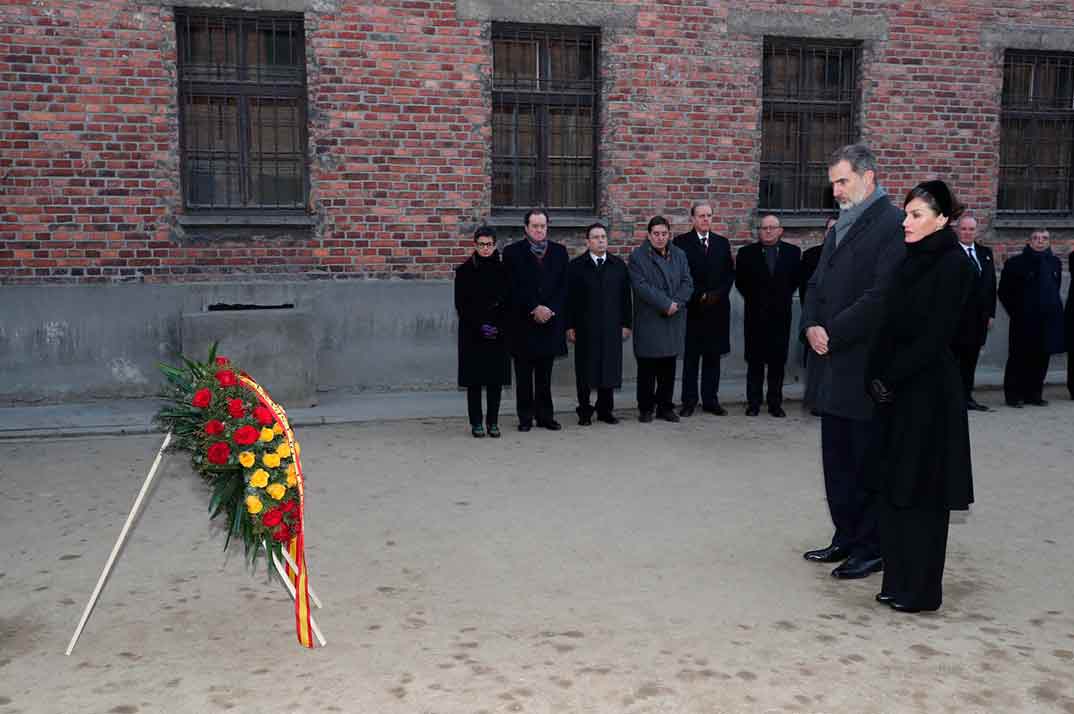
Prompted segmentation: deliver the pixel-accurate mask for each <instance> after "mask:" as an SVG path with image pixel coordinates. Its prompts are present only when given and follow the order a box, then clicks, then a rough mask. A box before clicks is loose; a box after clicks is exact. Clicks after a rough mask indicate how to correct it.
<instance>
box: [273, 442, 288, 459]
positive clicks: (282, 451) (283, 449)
mask: <svg viewBox="0 0 1074 714" xmlns="http://www.w3.org/2000/svg"><path fill="white" fill-rule="evenodd" d="M276 454H277V455H278V456H279V457H280V458H281V459H286V458H287V457H288V456H290V455H291V447H290V446H288V445H287V442H286V441H285V442H283V443H282V444H280V445H279V446H277V447H276Z"/></svg>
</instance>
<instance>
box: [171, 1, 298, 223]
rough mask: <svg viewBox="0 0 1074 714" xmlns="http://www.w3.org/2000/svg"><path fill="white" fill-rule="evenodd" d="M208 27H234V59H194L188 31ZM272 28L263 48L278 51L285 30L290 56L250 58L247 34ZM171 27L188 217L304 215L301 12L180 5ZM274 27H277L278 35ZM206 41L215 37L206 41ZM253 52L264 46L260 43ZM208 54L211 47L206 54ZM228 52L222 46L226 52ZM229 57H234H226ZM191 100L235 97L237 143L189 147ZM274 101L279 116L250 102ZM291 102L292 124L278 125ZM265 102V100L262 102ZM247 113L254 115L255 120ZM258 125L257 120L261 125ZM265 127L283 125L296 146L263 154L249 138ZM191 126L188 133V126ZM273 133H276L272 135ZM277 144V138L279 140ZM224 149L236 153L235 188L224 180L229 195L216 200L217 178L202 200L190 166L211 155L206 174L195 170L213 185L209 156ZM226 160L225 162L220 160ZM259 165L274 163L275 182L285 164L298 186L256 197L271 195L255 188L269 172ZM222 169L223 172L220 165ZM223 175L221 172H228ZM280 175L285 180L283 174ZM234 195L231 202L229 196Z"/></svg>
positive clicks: (227, 153) (226, 29)
mask: <svg viewBox="0 0 1074 714" xmlns="http://www.w3.org/2000/svg"><path fill="white" fill-rule="evenodd" d="M199 23H200V24H201V26H202V28H206V27H212V29H213V31H216V32H225V33H226V32H233V33H237V34H236V41H235V45H234V47H235V52H236V55H237V56H235V57H231V56H225V57H224V58H223V61H222V62H219V61H218V62H217V64H216V65H208V64H205V63H197V62H193V61H192V47H191V45H192V43H193V40H192V37H193V35H192V32H193V31H194V30H196V29H201V28H198V24H199ZM266 27H269V28H271V35H270V37H271V38H272V41H271V43H270V45H271V46H268V47H267V49H266V52H267V53H268V55H270V56H271V55H273V54H274V53H275V52H277V51H278V50H279V47H278V44H277V43H278V42H279V41H282V39H283V36H284V34H285V33H286V37H287V39H288V43H289V47H290V51H291V52H292V53H293V55H292V56H291V57H290V58H289V59H290V60H292V61H290V62H287V63H279V62H276V63H273V62H272V61H271V57H270V61H269V62H267V63H264V64H257V63H255V62H253V61H251V59H250V57H249V56H248V55H249V46H250V43H251V41H252V40H251V38H250V35H251V34H252V33H256V32H258V31H260V30H263V29H264V28H266ZM175 28H176V65H177V77H178V82H177V84H178V92H177V95H178V96H177V98H178V110H179V111H178V115H179V164H180V185H181V188H182V197H183V209H184V211H185V213H186V214H187V215H190V216H191V217H195V216H231V217H233V220H238V221H240V222H241V221H242V220H244V218H243V217H245V218H246V219H247V220H253V219H255V218H256V217H258V216H261V217H264V216H269V217H271V216H277V217H280V218H281V219H287V218H291V217H294V216H305V215H306V214H307V213H308V206H309V196H310V170H309V169H310V160H309V149H308V146H309V134H308V126H307V125H308V117H309V95H308V84H307V73H306V50H305V47H306V43H305V23H304V16H303V15H302V14H301V13H288V12H243V11H237V10H220V9H211V8H204V9H203V8H195V7H177V8H175ZM277 28H280V33H279V35H280V36H279V38H277ZM210 44H212V41H211V39H210ZM223 44H224V46H225V47H227V46H228V41H227V37H226V35H225V37H224V43H223ZM257 51H258V52H260V51H261V48H260V46H258V50H257ZM210 52H211V51H210ZM225 52H227V50H225ZM229 60H233V61H229ZM195 100H199V101H203V102H204V103H205V104H206V105H207V106H211V105H212V103H213V102H214V101H216V102H220V103H221V105H224V104H227V103H228V102H231V101H233V102H234V106H235V110H234V122H235V130H234V132H235V139H236V141H235V142H231V141H229V140H226V139H225V140H224V141H223V147H224V148H223V151H218V150H216V148H215V145H214V142H213V141H210V142H209V143H210V148H209V149H201V150H200V151H201V155H199V147H197V146H191V145H190V144H191V142H190V141H189V137H188V133H189V131H195V129H194V128H193V126H192V125H191V123H192V120H191V119H190V118H189V117H188V110H190V111H192V107H193V105H194V103H195ZM274 100H281V104H278V105H276V108H275V109H273V110H272V112H269V113H273V114H277V116H276V118H275V120H270V121H266V120H265V119H264V113H265V109H260V111H259V109H254V107H257V108H260V107H266V108H267V107H270V106H273V105H272V102H273V101H274ZM289 100H292V101H293V109H292V110H291V115H292V116H291V122H289V123H288V122H280V121H279V117H278V112H279V111H280V107H281V106H282V102H286V101H289ZM262 101H263V102H264V104H262V103H261V102H262ZM252 114H257V115H258V119H257V120H256V121H255V120H254V119H253V118H252V116H251V115H252ZM258 122H261V123H260V124H258ZM255 125H257V126H258V128H260V129H262V130H264V129H265V128H267V127H270V128H271V129H272V130H273V131H274V132H278V131H280V130H281V127H286V128H289V130H290V137H289V141H290V144H291V146H292V147H293V151H280V150H279V146H278V144H277V145H276V146H275V150H274V151H270V150H266V149H265V148H264V147H260V148H261V151H260V152H258V151H255V146H256V145H257V142H256V141H255V139H254V136H253V128H254V126H255ZM188 130H189V131H188ZM274 136H276V135H275V134H274ZM276 138H277V141H278V136H277V137H276ZM220 153H222V154H223V155H225V156H230V157H234V158H233V160H234V162H235V164H236V170H235V172H234V174H233V175H234V176H235V178H234V192H233V191H232V188H231V182H226V183H227V189H226V191H225V192H222V193H225V194H226V195H225V196H224V197H223V198H222V199H217V197H216V193H217V187H216V186H215V183H214V185H213V188H212V189H211V191H210V195H211V196H212V200H209V201H200V200H197V199H198V198H200V191H202V190H203V189H198V188H195V180H194V175H195V170H196V169H195V167H196V166H197V165H198V163H199V162H201V164H202V165H204V163H205V161H206V159H205V158H204V156H205V155H208V156H209V158H208V166H209V171H208V172H200V173H201V175H202V177H204V178H206V180H208V181H210V182H215V177H216V174H214V173H213V168H214V166H213V163H214V159H213V158H212V157H213V155H214V154H220ZM221 162H222V163H223V162H226V159H221ZM258 163H260V164H261V165H262V166H264V165H265V164H269V165H272V166H273V167H274V169H275V178H276V180H277V181H279V180H280V178H281V174H280V169H281V167H282V166H285V165H289V167H290V170H291V171H294V172H295V173H297V177H298V186H297V190H296V191H294V192H293V193H292V194H291V195H290V196H287V197H285V198H286V200H283V201H281V200H280V199H281V197H282V192H283V189H281V187H280V186H279V185H276V186H273V188H272V193H274V194H275V198H276V200H275V201H274V202H269V201H265V200H260V201H259V200H258V199H257V194H258V193H259V192H260V193H261V196H262V198H264V196H265V195H266V194H268V193H270V192H269V191H267V190H266V189H265V188H264V187H263V186H258V187H255V182H256V179H255V176H260V177H261V180H262V181H264V180H266V177H270V174H267V173H264V172H261V173H260V174H257V173H255V171H254V165H255V164H258ZM220 170H221V171H223V169H222V168H221V169H220ZM225 173H226V172H225ZM284 178H285V179H286V178H287V175H286V172H285V175H284ZM233 193H234V194H235V195H236V196H237V198H238V200H237V201H235V200H231V197H232V194H233Z"/></svg>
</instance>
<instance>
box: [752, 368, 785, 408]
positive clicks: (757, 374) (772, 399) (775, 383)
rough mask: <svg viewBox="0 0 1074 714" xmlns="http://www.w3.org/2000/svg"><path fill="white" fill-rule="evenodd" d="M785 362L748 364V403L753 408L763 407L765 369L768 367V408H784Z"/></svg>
mask: <svg viewBox="0 0 1074 714" xmlns="http://www.w3.org/2000/svg"><path fill="white" fill-rule="evenodd" d="M784 362H786V360H779V361H775V362H765V361H763V360H752V361H750V362H747V363H746V403H747V404H749V406H751V407H759V406H761V399H762V397H763V391H764V381H765V379H764V378H765V367H768V408H769V409H775V408H776V407H780V406H783V372H784V369H785V368H784Z"/></svg>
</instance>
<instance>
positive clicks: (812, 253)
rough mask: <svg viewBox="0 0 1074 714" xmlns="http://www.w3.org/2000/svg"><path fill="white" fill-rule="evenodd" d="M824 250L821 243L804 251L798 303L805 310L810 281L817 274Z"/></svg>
mask: <svg viewBox="0 0 1074 714" xmlns="http://www.w3.org/2000/svg"><path fill="white" fill-rule="evenodd" d="M823 249H824V244H823V243H821V244H820V245H815V246H813V247H812V248H806V249H805V250H803V251H802V266H801V271H802V272H801V278H799V280H798V302H799V304H801V305H802V307H803V308H804V307H805V299H806V292H807V291H808V290H809V279H810V278H812V277H813V273H815V272H817V265H818V264H819V263H820V253H821V251H822V250H823Z"/></svg>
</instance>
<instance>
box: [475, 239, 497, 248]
mask: <svg viewBox="0 0 1074 714" xmlns="http://www.w3.org/2000/svg"><path fill="white" fill-rule="evenodd" d="M495 246H496V244H495V243H486V242H484V241H480V240H479V241H478V242H477V247H478V248H494V247H495Z"/></svg>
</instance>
